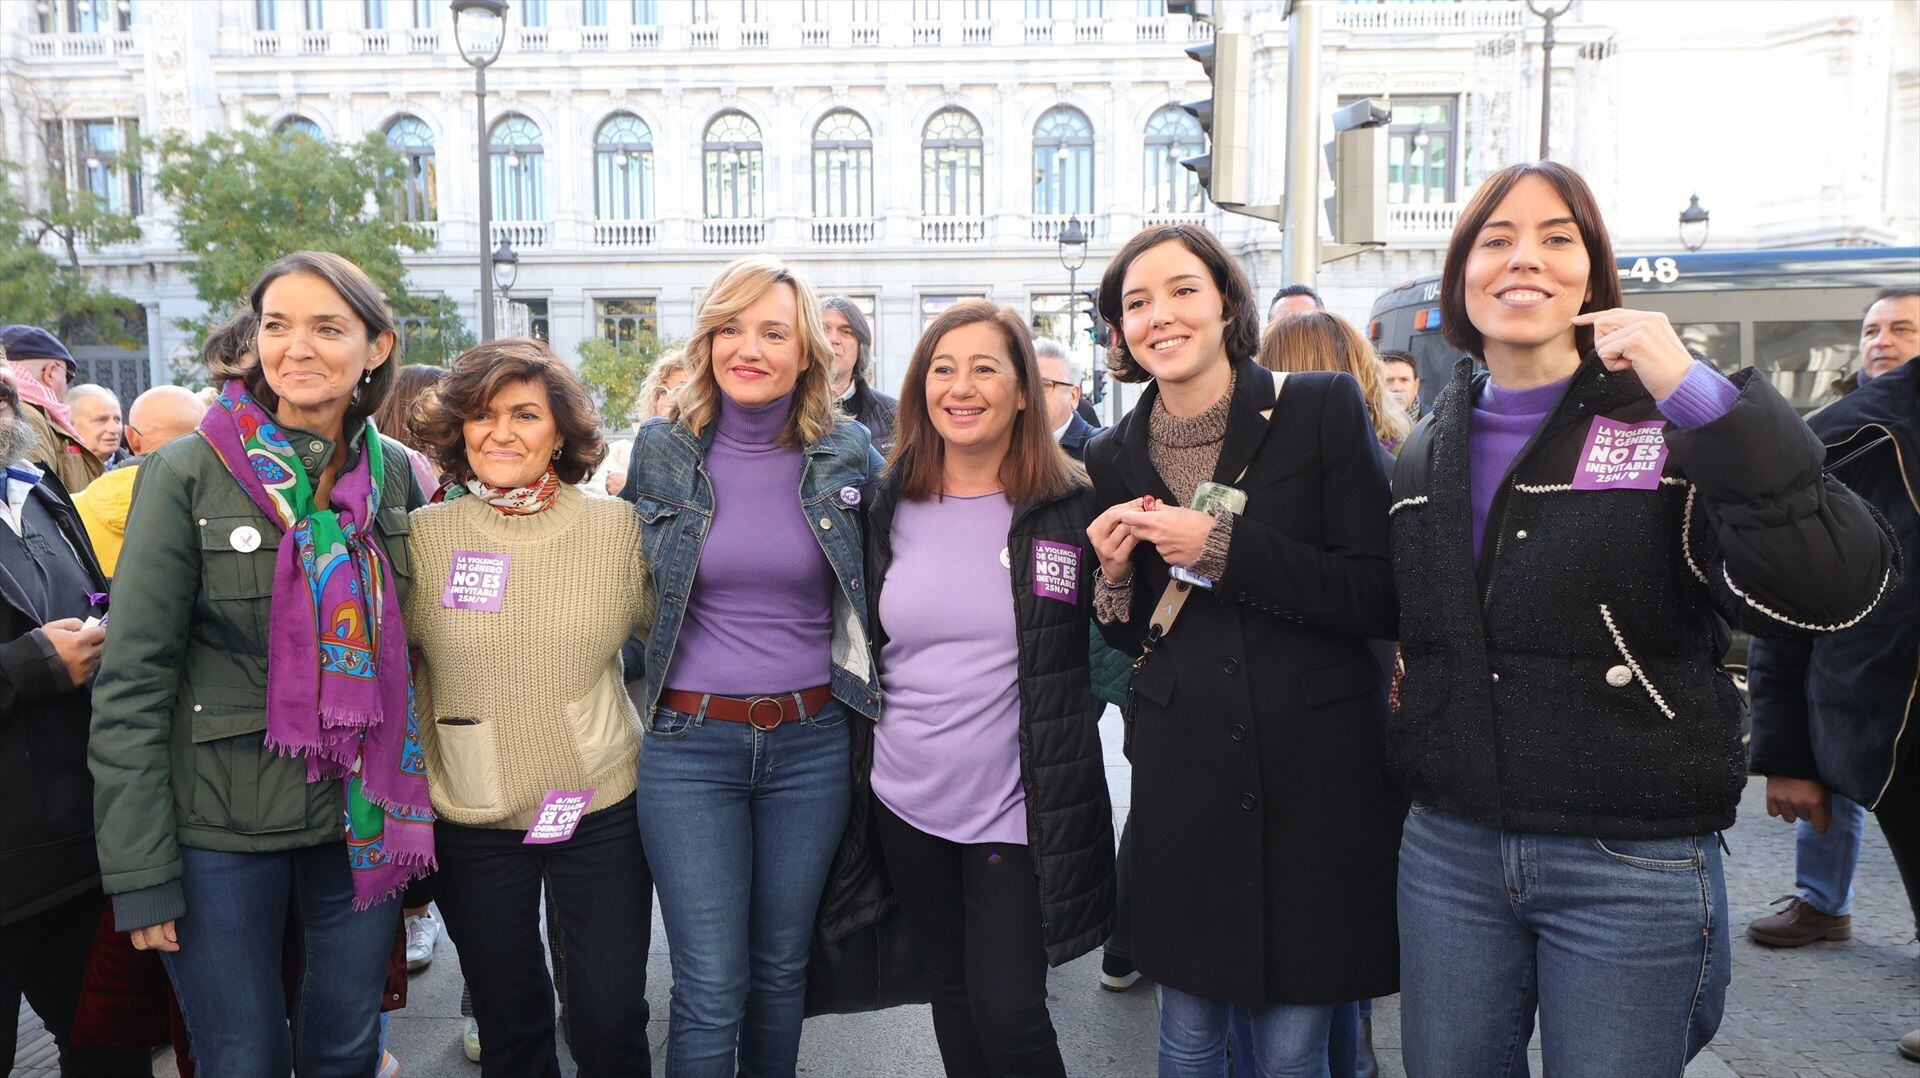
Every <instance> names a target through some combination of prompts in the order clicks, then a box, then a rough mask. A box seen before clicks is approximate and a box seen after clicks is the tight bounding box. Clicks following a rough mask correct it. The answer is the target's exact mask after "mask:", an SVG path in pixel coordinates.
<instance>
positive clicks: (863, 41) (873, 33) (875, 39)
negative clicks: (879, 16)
mask: <svg viewBox="0 0 1920 1078" xmlns="http://www.w3.org/2000/svg"><path fill="white" fill-rule="evenodd" d="M853 43H854V44H855V45H878V44H880V24H879V23H877V22H857V23H854V24H853Z"/></svg>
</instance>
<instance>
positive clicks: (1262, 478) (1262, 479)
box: [1245, 449, 1320, 490]
mask: <svg viewBox="0 0 1920 1078" xmlns="http://www.w3.org/2000/svg"><path fill="white" fill-rule="evenodd" d="M1319 460H1320V451H1319V450H1318V449H1309V450H1307V451H1306V452H1304V453H1295V454H1294V455H1293V456H1291V457H1288V458H1286V459H1285V460H1279V461H1275V462H1274V463H1272V464H1263V465H1261V466H1260V468H1259V470H1258V471H1257V472H1256V473H1254V474H1253V475H1251V476H1249V477H1248V481H1247V483H1246V484H1245V485H1246V486H1247V487H1248V488H1249V489H1252V490H1264V489H1266V488H1267V487H1271V486H1277V485H1279V484H1281V483H1284V482H1286V481H1287V480H1289V479H1292V478H1293V477H1294V476H1296V475H1299V474H1300V473H1301V472H1303V471H1306V470H1307V468H1309V467H1311V466H1312V465H1314V464H1317V463H1319Z"/></svg>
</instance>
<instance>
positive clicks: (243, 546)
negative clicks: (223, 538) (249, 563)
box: [227, 524, 260, 554]
mask: <svg viewBox="0 0 1920 1078" xmlns="http://www.w3.org/2000/svg"><path fill="white" fill-rule="evenodd" d="M227 539H228V540H229V541H231V542H232V543H233V549H235V550H238V551H239V552H240V553H242V554H251V553H253V552H254V551H256V550H259V549H260V533H259V532H258V531H256V530H255V529H254V527H253V525H251V524H242V525H240V526H239V527H238V528H235V529H233V534H232V535H229V536H227Z"/></svg>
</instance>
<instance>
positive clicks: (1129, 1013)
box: [14, 710, 1920, 1078]
mask: <svg viewBox="0 0 1920 1078" xmlns="http://www.w3.org/2000/svg"><path fill="white" fill-rule="evenodd" d="M1101 735H1102V741H1103V743H1104V745H1105V749H1106V756H1107V762H1108V765H1109V766H1108V768H1107V782H1108V786H1109V788H1110V789H1111V791H1112V795H1113V803H1114V814H1115V828H1114V830H1115V833H1116V834H1118V832H1119V823H1120V822H1121V821H1123V820H1124V819H1125V816H1126V807H1127V804H1128V801H1129V793H1130V790H1131V789H1132V778H1131V770H1130V768H1129V767H1128V765H1127V762H1126V760H1125V758H1124V757H1122V755H1121V753H1120V722H1119V716H1118V713H1117V712H1114V711H1112V710H1109V711H1108V713H1107V716H1106V718H1105V719H1103V720H1102V722H1101ZM1726 839H1727V843H1728V845H1729V847H1730V848H1731V850H1732V852H1731V853H1730V854H1729V855H1728V856H1727V857H1726V859H1725V860H1726V871H1727V891H1728V902H1729V912H1730V914H1731V918H1732V926H1733V930H1734V940H1733V987H1732V988H1731V990H1730V991H1729V993H1728V998H1727V1013H1726V1019H1725V1021H1724V1022H1723V1023H1722V1024H1721V1026H1720V1032H1719V1034H1718V1036H1716V1037H1715V1038H1714V1041H1713V1043H1712V1044H1711V1045H1710V1046H1709V1047H1708V1049H1707V1050H1706V1051H1705V1052H1702V1053H1701V1054H1700V1056H1699V1057H1697V1058H1696V1059H1695V1060H1694V1062H1693V1064H1692V1065H1691V1066H1689V1067H1688V1068H1687V1076H1688V1078H1726V1076H1733V1075H1739V1076H1742V1078H1787V1076H1793V1078H1800V1076H1809V1078H1811V1076H1822V1078H1825V1076H1832V1078H1868V1076H1886V1078H1920V1064H1915V1063H1910V1062H1907V1061H1905V1060H1903V1059H1901V1058H1900V1056H1899V1055H1898V1053H1897V1052H1896V1051H1895V1050H1894V1043H1895V1042H1896V1041H1897V1040H1898V1039H1899V1038H1900V1036H1901V1035H1902V1034H1904V1033H1906V1032H1907V1031H1909V1030H1912V1029H1920V947H1916V945H1915V944H1914V942H1913V940H1914V925H1913V919H1912V916H1911V914H1910V912H1909V910H1908V907H1907V901H1906V893H1905V891H1904V890H1903V889H1902V887H1901V884H1900V878H1899V874H1898V872H1897V871H1896V870H1895V868H1894V864H1893V856H1892V854H1890V853H1889V852H1888V850H1887V846H1886V843H1885V841H1884V840H1883V839H1882V837H1881V835H1880V829H1879V827H1878V826H1877V825H1874V824H1871V823H1870V824H1869V825H1868V827H1867V837H1866V844H1865V847H1864V849H1863V850H1862V851H1861V855H1860V868H1859V872H1858V874H1857V876H1856V877H1855V883H1854V889H1855V895H1856V897H1855V900H1854V918H1853V939H1852V940H1851V941H1849V942H1845V943H1819V944H1814V945H1812V946H1809V947H1802V948H1798V949H1795V950H1775V949H1772V948H1767V947H1761V946H1758V945H1756V944H1754V943H1752V942H1750V941H1749V940H1747V939H1746V937H1745V935H1744V929H1745V926H1746V924H1747V922H1748V921H1751V920H1752V919H1753V918H1755V917H1758V916H1760V915H1762V914H1764V913H1768V912H1771V906H1770V905H1769V904H1770V903H1771V902H1772V901H1773V900H1774V899H1776V898H1778V897H1780V896H1781V895H1783V894H1786V893H1788V892H1790V891H1791V890H1792V889H1793V829H1792V828H1791V827H1788V826H1786V825H1784V824H1781V823H1779V822H1778V821H1776V820H1772V819H1770V818H1768V816H1767V814H1766V803H1765V797H1764V783H1763V782H1762V781H1761V780H1758V779H1755V780H1753V781H1751V782H1750V783H1749V784H1748V787H1747V790H1746V795H1745V797H1744V799H1743V800H1742V802H1741V806H1740V819H1739V822H1738V823H1737V824H1735V825H1734V827H1733V829H1732V830H1731V831H1729V832H1727V835H1726ZM1099 961H1100V956H1099V953H1098V952H1097V951H1096V952H1095V953H1093V954H1090V955H1087V956H1085V957H1083V958H1080V959H1078V960H1077V961H1074V962H1071V963H1069V964H1067V965H1066V966H1063V967H1061V968H1059V969H1056V970H1052V971H1050V972H1049V974H1048V977H1047V999H1048V1008H1049V1009H1050V1010H1051V1012H1052V1014H1053V1022H1054V1027H1055V1028H1056V1029H1057V1030H1058V1031H1059V1035H1060V1049H1061V1054H1062V1055H1063V1056H1064V1057H1065V1059H1066V1064H1067V1072H1068V1073H1069V1074H1071V1075H1076V1076H1080V1075H1087V1076H1102V1078H1106V1076H1111V1078H1136V1076H1138V1078H1145V1076H1149V1075H1152V1074H1153V1073H1154V1071H1155V1066H1154V1040H1155V1025H1156V1021H1157V1008H1156V1005H1155V1002H1154V997H1153V993H1152V988H1151V986H1150V985H1148V984H1146V983H1145V982H1142V983H1141V984H1139V985H1136V986H1135V987H1134V989H1133V990H1132V991H1130V992H1125V993H1114V992H1104V991H1101V990H1099V989H1098V988H1097V987H1096V982H1097V978H1098V974H1099ZM670 980H671V977H670V970H669V966H668V958H667V937H666V932H665V930H664V929H663V928H662V927H661V924H660V914H659V910H658V908H657V907H656V908H655V910H654V923H653V955H652V960H651V961H650V962H649V963H648V967H647V998H648V1000H650V1001H651V1003H652V1005H653V1018H654V1020H653V1022H652V1023H651V1024H650V1026H649V1033H650V1039H651V1041H652V1043H653V1050H654V1060H655V1073H662V1071H661V1068H660V1066H659V1061H660V1059H661V1058H662V1051H661V1047H662V1042H663V1041H664V1039H665V1037H666V1008H667V988H668V984H669V982H670ZM460 990H461V979H460V969H459V961H458V958H457V956H456V954H455V952H454V948H453V945H452V944H451V943H450V942H449V941H448V940H446V939H445V938H444V937H443V938H442V939H441V942H440V946H439V949H438V951H437V952H436V954H435V959H434V962H433V963H432V965H430V966H428V967H427V968H426V969H425V970H422V971H421V972H419V973H417V974H415V975H414V977H413V979H412V983H411V984H410V986H409V988H408V999H407V1007H406V1009H405V1010H402V1011H398V1012H395V1014H394V1016H393V1020H392V1024H391V1032H390V1036H389V1047H390V1048H391V1050H392V1051H393V1053H394V1055H395V1056H396V1057H397V1058H398V1059H399V1060H400V1072H401V1074H402V1075H406V1076H409V1078H412V1076H419V1078H478V1076H479V1073H480V1070H479V1068H478V1067H476V1066H474V1065H473V1064H471V1063H468V1062H467V1060H466V1057H465V1056H464V1055H463V1054H462V1053H461V1049H460V1043H459V1042H460V1036H461V1033H462V1031H463V1029H464V1028H465V1022H464V1020H463V1019H462V1018H461V1017H460ZM38 1025H39V1024H38V1022H37V1021H36V1020H34V1019H33V1016H32V1012H30V1011H28V1010H26V1008H25V1007H24V1005H23V1006H22V1008H21V1035H22V1036H21V1045H20V1049H19V1052H18V1053H17V1055H16V1057H15V1061H14V1065H15V1070H14V1074H15V1075H19V1076H21V1078H54V1076H55V1075H57V1073H58V1068H57V1063H56V1061H55V1060H54V1058H53V1055H52V1048H53V1046H52V1044H51V1043H50V1042H49V1040H48V1038H47V1037H46V1035H45V1033H44V1031H42V1030H40V1029H39V1028H38ZM1399 1032H1400V1030H1399V1000H1398V998H1397V997H1395V998H1389V999H1384V1000H1380V1001H1378V1002H1377V1003H1376V1005H1375V1009H1374V1045H1375V1048H1376V1050H1377V1052H1378V1054H1379V1059H1380V1071H1381V1074H1382V1075H1383V1076H1384V1078H1404V1076H1405V1073H1406V1071H1405V1068H1404V1067H1403V1065H1402V1063H1401V1059H1400V1050H1399V1041H1400V1038H1399ZM561 1070H562V1072H563V1073H564V1074H566V1075H568V1076H569V1078H571V1076H572V1075H574V1074H575V1073H576V1069H575V1067H574V1065H573V1061H572V1059H571V1058H570V1057H568V1055H567V1054H566V1050H565V1048H564V1046H563V1047H562V1048H561ZM798 1070H799V1073H800V1074H802V1075H818V1076H828V1075H832V1076H846V1078H880V1076H887V1078H892V1076H900V1078H907V1076H920V1075H926V1076H935V1075H939V1074H941V1069H940V1056H939V1052H938V1050H937V1049H936V1047H935V1045H934V1039H933V1022H932V1019H931V1016H930V1013H929V1010H928V1008H926V1007H924V1006H920V1007H896V1008H894V1009H892V1010H888V1011H883V1012H878V1013H874V1014H862V1015H833V1016H828V1017H822V1018H815V1019H810V1020H809V1021H808V1022H807V1024H806V1030H805V1033H804V1034H803V1036H802V1038H801V1042H800V1059H799V1066H798ZM1533 1073H1535V1074H1538V1073H1540V1061H1539V1057H1538V1055H1537V1053H1536V1054H1535V1055H1534V1057H1533ZM154 1074H155V1075H157V1076H161V1078H177V1072H176V1070H175V1068H174V1065H173V1059H172V1055H171V1053H168V1052H162V1053H159V1054H158V1056H157V1057H156V1063H155V1067H154ZM1622 1078H1631V1076H1622Z"/></svg>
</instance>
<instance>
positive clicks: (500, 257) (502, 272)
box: [487, 239, 520, 315]
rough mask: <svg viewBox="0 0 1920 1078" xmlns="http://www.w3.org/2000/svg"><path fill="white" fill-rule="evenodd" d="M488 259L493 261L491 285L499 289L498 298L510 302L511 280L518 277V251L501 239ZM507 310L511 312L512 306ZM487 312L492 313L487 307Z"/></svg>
mask: <svg viewBox="0 0 1920 1078" xmlns="http://www.w3.org/2000/svg"><path fill="white" fill-rule="evenodd" d="M490 261H491V262H492V263H493V286H494V287H495V288H498V289H499V290H500V298H501V299H502V300H505V301H506V302H507V303H509V304H511V303H512V301H513V282H514V281H516V280H518V279H519V278H520V255H519V252H517V251H515V250H514V249H513V244H511V243H508V242H507V241H506V240H504V239H503V240H501V241H500V246H498V247H496V248H494V250H493V256H492V258H491V259H490ZM508 310H509V313H511V310H512V308H511V307H509V308H508ZM487 314H488V315H492V314H493V310H492V309H491V308H489V309H488V310H487Z"/></svg>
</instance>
